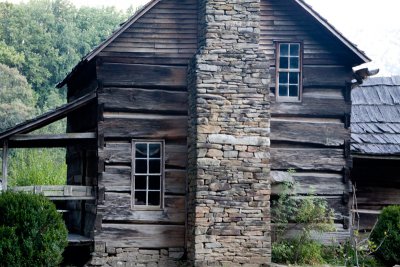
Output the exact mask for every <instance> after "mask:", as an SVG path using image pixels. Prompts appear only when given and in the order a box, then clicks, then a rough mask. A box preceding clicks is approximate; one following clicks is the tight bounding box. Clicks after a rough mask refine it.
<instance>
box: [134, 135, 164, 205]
mask: <svg viewBox="0 0 400 267" xmlns="http://www.w3.org/2000/svg"><path fill="white" fill-rule="evenodd" d="M164 147H165V144H164V141H153V140H151V141H147V140H132V208H133V209H162V208H163V207H164V177H165V176H164V173H165V171H164V169H165V167H164V166H165V163H164V159H165V156H164Z"/></svg>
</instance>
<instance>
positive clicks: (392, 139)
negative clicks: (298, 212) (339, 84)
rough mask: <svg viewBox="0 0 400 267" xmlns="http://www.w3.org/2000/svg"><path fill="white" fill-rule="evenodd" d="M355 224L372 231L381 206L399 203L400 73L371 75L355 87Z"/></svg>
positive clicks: (352, 122)
mask: <svg viewBox="0 0 400 267" xmlns="http://www.w3.org/2000/svg"><path fill="white" fill-rule="evenodd" d="M352 101H353V103H352V112H351V153H352V156H353V168H352V171H351V180H352V183H353V185H354V188H355V190H354V206H353V207H352V212H353V213H354V216H353V218H354V224H355V226H357V228H358V230H359V231H360V232H364V231H366V232H369V231H370V230H371V229H372V228H373V226H374V224H375V222H376V220H377V217H378V214H379V213H380V211H381V210H382V208H384V207H386V206H388V205H400V174H399V172H398V167H399V163H400V161H399V160H400V77H399V76H393V77H377V78H369V79H367V80H366V81H364V83H363V84H362V85H360V86H359V87H357V88H355V89H353V91H352Z"/></svg>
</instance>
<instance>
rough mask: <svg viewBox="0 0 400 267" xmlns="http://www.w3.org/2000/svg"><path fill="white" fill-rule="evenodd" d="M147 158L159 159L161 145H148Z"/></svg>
mask: <svg viewBox="0 0 400 267" xmlns="http://www.w3.org/2000/svg"><path fill="white" fill-rule="evenodd" d="M149 157H150V158H160V157H161V145H160V144H149Z"/></svg>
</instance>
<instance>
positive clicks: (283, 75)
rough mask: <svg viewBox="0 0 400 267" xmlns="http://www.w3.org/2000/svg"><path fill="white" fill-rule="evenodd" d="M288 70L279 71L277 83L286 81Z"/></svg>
mask: <svg viewBox="0 0 400 267" xmlns="http://www.w3.org/2000/svg"><path fill="white" fill-rule="evenodd" d="M288 75H289V73H288V72H279V83H284V84H285V83H288Z"/></svg>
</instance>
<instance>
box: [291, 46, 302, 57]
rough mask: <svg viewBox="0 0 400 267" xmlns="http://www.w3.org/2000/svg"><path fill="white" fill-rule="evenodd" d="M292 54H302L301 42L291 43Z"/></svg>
mask: <svg viewBox="0 0 400 267" xmlns="http://www.w3.org/2000/svg"><path fill="white" fill-rule="evenodd" d="M290 56H300V44H291V45H290Z"/></svg>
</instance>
